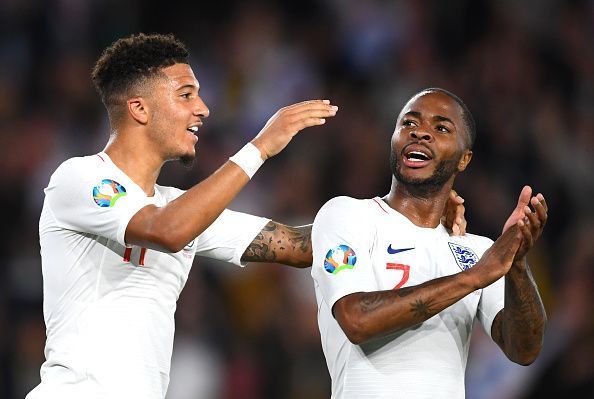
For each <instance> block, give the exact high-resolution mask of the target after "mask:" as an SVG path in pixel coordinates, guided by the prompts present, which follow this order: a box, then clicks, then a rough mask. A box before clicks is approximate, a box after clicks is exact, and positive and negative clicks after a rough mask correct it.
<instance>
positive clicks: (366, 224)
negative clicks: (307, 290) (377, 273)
mask: <svg viewBox="0 0 594 399" xmlns="http://www.w3.org/2000/svg"><path fill="white" fill-rule="evenodd" d="M374 236H375V230H374V226H373V222H372V221H371V220H370V219H369V217H366V212H365V208H364V203H363V202H362V201H360V200H356V199H353V198H348V197H337V198H334V199H332V200H330V201H329V202H327V203H326V204H325V205H324V206H323V207H322V208H321V209H320V211H319V212H318V214H317V215H316V218H315V220H314V224H313V228H312V245H313V265H312V270H311V274H312V277H313V279H314V281H315V283H316V284H317V286H318V287H319V290H320V292H321V295H322V298H323V300H324V301H325V302H326V303H327V304H328V307H329V308H330V309H332V307H333V306H334V303H336V301H338V300H339V299H340V298H342V297H344V296H346V295H348V294H352V293H355V292H369V291H375V290H377V289H378V287H377V284H376V282H375V279H374V277H373V269H372V262H371V249H372V245H373V242H374Z"/></svg>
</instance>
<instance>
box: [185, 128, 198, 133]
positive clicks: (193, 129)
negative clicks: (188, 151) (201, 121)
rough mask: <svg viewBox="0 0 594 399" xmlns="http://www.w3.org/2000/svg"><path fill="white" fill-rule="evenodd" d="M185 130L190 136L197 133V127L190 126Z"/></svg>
mask: <svg viewBox="0 0 594 399" xmlns="http://www.w3.org/2000/svg"><path fill="white" fill-rule="evenodd" d="M186 130H187V131H188V132H190V133H192V134H196V133H198V126H190V127H189V128H187V129H186Z"/></svg>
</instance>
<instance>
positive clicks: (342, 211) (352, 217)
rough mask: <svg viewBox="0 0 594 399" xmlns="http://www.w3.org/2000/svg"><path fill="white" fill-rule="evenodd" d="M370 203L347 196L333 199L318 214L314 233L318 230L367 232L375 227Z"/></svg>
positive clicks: (314, 224) (366, 200)
mask: <svg viewBox="0 0 594 399" xmlns="http://www.w3.org/2000/svg"><path fill="white" fill-rule="evenodd" d="M369 201H370V200H368V199H356V198H351V197H346V196H341V197H336V198H332V199H331V200H330V201H328V202H326V203H325V204H324V205H323V206H322V208H320V210H319V211H318V213H317V214H316V217H315V219H314V223H313V233H314V234H315V232H316V230H317V231H328V230H360V231H365V230H367V227H369V226H372V225H373V218H372V217H371V216H372V215H371V209H372V208H371V206H370V204H369Z"/></svg>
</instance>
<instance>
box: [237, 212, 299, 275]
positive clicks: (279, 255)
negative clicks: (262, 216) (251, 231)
mask: <svg viewBox="0 0 594 399" xmlns="http://www.w3.org/2000/svg"><path fill="white" fill-rule="evenodd" d="M241 260H242V261H245V262H278V263H285V264H288V265H292V266H310V265H311V225H307V226H300V227H290V226H285V225H282V224H279V223H276V222H273V221H270V222H268V223H267V224H266V226H264V228H263V229H262V231H260V233H258V235H257V236H256V237H255V238H254V240H253V241H252V242H251V244H250V245H249V246H248V247H247V249H246V251H245V252H244V254H243V256H242V257H241Z"/></svg>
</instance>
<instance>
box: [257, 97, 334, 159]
mask: <svg viewBox="0 0 594 399" xmlns="http://www.w3.org/2000/svg"><path fill="white" fill-rule="evenodd" d="M336 112H338V107H337V106H335V105H331V104H330V101H329V100H310V101H304V102H301V103H298V104H293V105H289V106H288V107H284V108H281V109H280V110H278V111H277V112H276V113H275V114H274V115H272V117H271V118H270V119H269V120H268V122H266V125H265V126H264V127H263V128H262V130H261V131H260V133H258V135H257V136H256V137H255V138H254V139H253V140H252V144H254V145H255V146H256V147H257V148H258V149H259V150H260V153H261V155H262V159H268V158H270V157H273V156H275V155H276V154H278V153H279V152H281V151H282V150H283V149H284V148H285V147H286V146H287V144H289V142H290V141H291V139H292V138H293V137H294V136H295V135H296V134H297V133H299V131H301V130H303V129H305V128H308V127H311V126H318V125H323V124H324V123H326V118H331V117H333V116H334V115H336Z"/></svg>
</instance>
